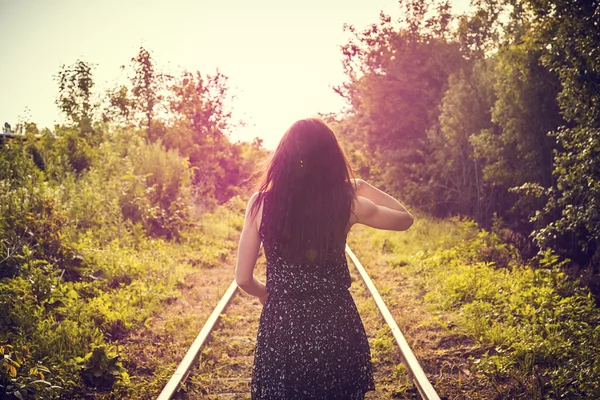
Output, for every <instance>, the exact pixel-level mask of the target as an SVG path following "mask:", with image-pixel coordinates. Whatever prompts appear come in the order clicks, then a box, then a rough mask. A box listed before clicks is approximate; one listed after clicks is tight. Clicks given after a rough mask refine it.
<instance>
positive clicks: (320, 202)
mask: <svg viewBox="0 0 600 400" xmlns="http://www.w3.org/2000/svg"><path fill="white" fill-rule="evenodd" d="M351 177H353V174H352V168H351V166H350V163H349V162H348V159H347V157H346V155H345V154H344V151H343V150H342V148H341V147H340V144H339V143H338V140H337V138H336V136H335V134H334V133H333V131H332V130H331V128H330V127H329V126H327V124H326V123H325V122H323V121H322V120H321V119H318V118H308V119H303V120H300V121H297V122H295V123H294V124H293V125H292V126H291V127H290V128H289V129H288V130H287V132H286V133H285V135H283V137H282V138H281V141H280V142H279V145H278V146H277V149H276V150H275V152H274V153H273V155H272V157H271V159H270V160H269V163H268V166H267V168H266V170H265V171H264V173H263V178H262V179H261V180H260V181H259V184H258V188H257V189H258V190H257V191H258V198H257V199H256V201H255V202H254V204H253V207H252V209H251V210H250V212H251V215H256V213H257V212H258V210H259V208H260V204H261V201H262V199H263V198H264V196H265V194H266V193H267V192H268V201H267V203H268V207H267V210H268V217H266V218H265V221H264V222H263V229H264V231H265V233H266V235H275V237H276V238H277V240H278V242H279V243H280V244H281V247H282V248H281V256H282V257H284V259H285V260H291V261H292V262H294V263H304V262H309V261H310V262H313V261H316V262H319V261H323V260H325V259H326V257H327V256H328V255H329V254H330V252H331V250H332V247H337V246H343V244H344V243H345V240H346V226H347V223H348V220H349V217H350V212H351V211H352V201H353V198H354V197H355V195H356V187H355V185H353V181H352V180H351Z"/></svg>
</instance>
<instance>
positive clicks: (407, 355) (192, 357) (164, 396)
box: [157, 245, 440, 400]
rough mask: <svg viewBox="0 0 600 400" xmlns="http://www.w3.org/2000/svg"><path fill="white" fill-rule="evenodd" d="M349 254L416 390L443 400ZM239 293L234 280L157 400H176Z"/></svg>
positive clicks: (349, 252) (348, 251)
mask: <svg viewBox="0 0 600 400" xmlns="http://www.w3.org/2000/svg"><path fill="white" fill-rule="evenodd" d="M346 253H348V256H349V257H350V259H351V260H352V263H353V264H354V266H356V268H357V269H358V272H359V274H360V276H361V278H362V280H363V281H364V283H365V285H366V286H367V288H368V289H369V292H371V295H372V296H373V298H374V300H375V303H376V304H377V307H378V308H379V311H380V312H381V314H382V316H383V318H384V320H385V322H386V323H387V324H388V325H389V327H390V328H391V330H392V334H393V335H394V338H395V339H396V342H397V343H398V346H399V347H400V353H401V354H402V357H403V358H404V361H405V365H406V368H407V370H408V372H409V375H410V376H411V378H412V380H413V382H414V384H415V386H416V387H417V390H418V391H419V393H420V394H421V397H422V398H423V399H425V400H440V397H439V396H438V394H437V393H436V391H435V389H434V388H433V386H432V385H431V383H430V382H429V380H428V379H427V377H426V376H425V373H424V372H423V369H422V368H421V366H420V365H419V362H418V361H417V358H416V357H415V355H414V354H413V352H412V350H411V348H410V346H409V345H408V342H407V341H406V339H405V338H404V335H403V334H402V332H401V331H400V328H399V327H398V325H397V324H396V321H395V320H394V317H392V314H391V313H390V311H389V310H388V308H387V306H386V305H385V302H384V301H383V299H382V298H381V296H380V295H379V292H378V291H377V288H376V287H375V285H374V284H373V281H372V280H371V278H370V277H369V274H368V273H367V271H366V270H365V268H364V267H363V266H362V264H361V263H360V261H359V260H358V258H357V257H356V255H355V254H354V252H352V250H351V249H350V247H348V246H347V245H346ZM237 292H238V286H237V283H236V282H235V280H234V281H233V282H231V284H230V285H229V288H228V289H227V291H226V292H225V294H224V295H223V297H222V298H221V300H220V301H219V304H217V306H216V307H215V309H214V310H213V312H212V313H211V314H210V316H209V317H208V319H207V320H206V323H205V324H204V326H203V327H202V330H200V333H199V334H198V336H197V337H196V339H195V340H194V342H193V343H192V345H191V346H190V348H189V349H188V351H187V353H186V355H185V357H184V358H183V360H182V361H181V363H180V364H179V366H178V367H177V370H176V371H175V373H174V374H173V376H171V379H169V382H167V384H166V385H165V387H164V388H163V390H162V392H161V393H160V395H159V396H158V397H157V400H171V399H172V398H173V395H175V393H177V391H178V390H179V388H180V385H181V384H182V383H183V382H185V380H186V379H187V378H188V376H189V374H190V371H191V369H192V365H193V363H194V361H196V359H197V357H198V354H199V353H200V349H201V348H202V346H203V345H204V343H205V342H206V340H207V339H208V336H209V335H210V333H211V331H212V330H213V328H214V327H215V325H216V323H217V321H218V320H219V317H220V315H221V314H222V313H223V311H224V310H225V308H226V307H227V305H228V304H229V302H230V301H231V299H232V298H233V296H234V295H235V294H236V293H237Z"/></svg>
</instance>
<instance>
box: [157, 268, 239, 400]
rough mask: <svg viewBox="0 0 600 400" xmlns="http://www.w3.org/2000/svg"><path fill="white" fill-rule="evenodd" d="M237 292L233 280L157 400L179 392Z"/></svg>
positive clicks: (165, 399)
mask: <svg viewBox="0 0 600 400" xmlns="http://www.w3.org/2000/svg"><path fill="white" fill-rule="evenodd" d="M237 290H238V285H237V283H236V282H235V279H234V280H233V282H231V284H230V285H229V289H227V291H226V292H225V294H224V295H223V297H222V298H221V301H219V304H217V306H216V307H215V309H214V310H213V312H212V313H211V314H210V316H209V317H208V319H207V320H206V323H205V324H204V326H203V327H202V329H201V330H200V333H199V334H198V336H197V337H196V339H195V340H194V342H193V343H192V345H191V346H190V348H189V349H188V351H187V353H186V354H185V357H183V360H182V361H181V363H180V364H179V366H178V367H177V370H175V373H174V374H173V376H172V377H171V379H169V382H167V384H166V385H165V387H164V388H163V390H162V392H160V395H159V396H158V398H157V400H171V398H172V397H173V395H174V394H175V393H176V392H177V391H178V390H179V386H180V385H181V383H183V382H185V380H186V379H187V377H188V376H189V374H190V371H191V369H192V365H193V363H194V361H196V358H197V357H198V353H199V352H200V348H202V345H203V344H204V342H206V339H207V338H208V335H209V334H210V332H211V331H212V329H213V328H214V327H215V324H216V323H217V321H218V320H219V316H220V315H221V314H222V313H223V310H225V307H227V304H229V302H230V301H231V299H232V298H233V296H234V295H235V293H236V292H237Z"/></svg>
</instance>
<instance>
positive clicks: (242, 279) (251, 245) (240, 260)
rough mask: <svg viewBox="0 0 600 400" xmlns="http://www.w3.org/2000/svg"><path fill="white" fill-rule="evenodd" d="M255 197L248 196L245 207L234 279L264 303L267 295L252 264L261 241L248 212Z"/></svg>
mask: <svg viewBox="0 0 600 400" xmlns="http://www.w3.org/2000/svg"><path fill="white" fill-rule="evenodd" d="M256 199H257V194H256V193H255V194H254V195H252V197H250V200H249V201H248V206H247V207H246V218H245V220H244V227H243V228H242V234H241V236H240V242H239V245H238V257H237V264H236V266H235V280H236V282H237V284H238V286H239V287H240V288H242V290H243V291H244V292H246V293H248V294H250V295H252V296H257V297H258V298H259V299H260V301H261V302H262V303H264V300H265V299H266V297H267V290H266V287H265V284H264V283H262V282H261V281H259V280H258V279H256V277H255V276H254V266H255V265H256V260H257V258H258V252H259V249H260V242H261V240H260V235H259V233H258V224H257V222H256V216H254V217H252V216H251V214H250V209H251V208H252V204H254V202H255V201H256Z"/></svg>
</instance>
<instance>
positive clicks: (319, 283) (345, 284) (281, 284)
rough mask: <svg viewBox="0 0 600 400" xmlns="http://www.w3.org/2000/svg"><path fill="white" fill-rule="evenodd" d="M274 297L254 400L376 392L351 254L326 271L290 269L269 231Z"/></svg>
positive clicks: (257, 360) (262, 326)
mask: <svg viewBox="0 0 600 400" xmlns="http://www.w3.org/2000/svg"><path fill="white" fill-rule="evenodd" d="M264 199H265V200H264V205H263V215H262V223H261V227H260V236H261V238H262V240H263V246H264V249H265V254H266V258H267V282H266V285H267V292H268V293H269V296H268V297H267V300H266V302H265V305H264V307H263V310H262V314H261V316H260V323H259V328H258V334H257V340H256V349H255V352H254V364H253V367H252V382H251V390H252V399H270V400H273V399H280V400H284V399H285V400H288V399H289V400H294V399H322V400H335V399H340V400H342V399H344V400H349V399H363V398H364V394H365V393H366V392H367V391H369V390H375V383H374V380H373V372H372V367H371V354H370V350H369V342H368V341H367V336H366V333H365V329H364V326H363V324H362V321H361V319H360V316H359V314H358V310H357V308H356V304H355V303H354V300H353V299H352V296H351V295H350V292H349V291H348V288H349V287H350V283H351V281H350V273H349V271H348V264H347V261H346V257H345V255H344V246H341V247H339V248H337V249H335V252H334V253H333V254H331V255H330V256H329V257H328V258H327V260H326V262H325V263H324V264H321V265H311V264H310V263H308V264H304V265H290V264H288V263H286V261H285V260H283V259H282V258H281V256H280V254H279V251H278V250H279V249H278V243H277V241H276V240H274V239H272V236H271V235H266V234H265V232H264V230H265V228H264V226H265V224H264V221H265V218H268V217H269V214H268V211H267V210H268V194H267V195H266V196H265V198H264Z"/></svg>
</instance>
